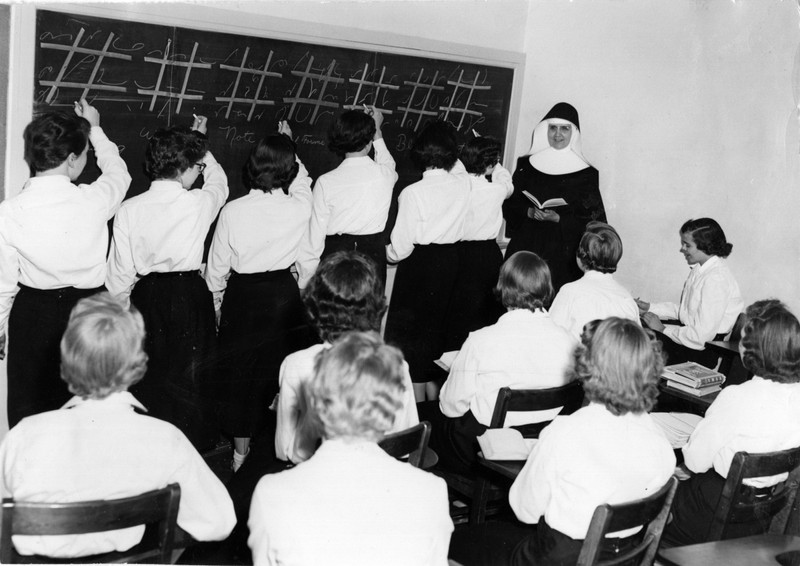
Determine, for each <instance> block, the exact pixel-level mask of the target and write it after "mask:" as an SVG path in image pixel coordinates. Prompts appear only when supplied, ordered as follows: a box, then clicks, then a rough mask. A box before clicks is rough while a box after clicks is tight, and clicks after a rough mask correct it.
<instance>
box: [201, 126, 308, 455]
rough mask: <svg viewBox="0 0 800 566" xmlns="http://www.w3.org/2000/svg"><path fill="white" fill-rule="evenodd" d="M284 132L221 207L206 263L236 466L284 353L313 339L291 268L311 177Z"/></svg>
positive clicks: (264, 144)
mask: <svg viewBox="0 0 800 566" xmlns="http://www.w3.org/2000/svg"><path fill="white" fill-rule="evenodd" d="M279 132H280V133H278V134H273V135H270V136H267V137H266V138H264V139H263V140H261V141H259V142H258V144H256V145H255V147H254V148H253V150H252V152H251V153H250V156H249V157H248V159H247V162H246V163H245V165H244V171H243V181H244V185H245V186H246V187H248V188H249V189H250V192H249V193H248V194H246V195H245V196H243V197H241V198H238V199H236V200H234V201H231V202H230V203H228V204H227V205H225V207H224V208H223V209H222V212H221V213H220V216H219V222H217V228H216V231H215V232H214V239H213V241H212V243H211V250H210V252H209V254H208V265H207V266H206V274H205V277H206V282H207V283H208V287H209V289H211V291H212V292H213V293H214V298H215V303H219V302H221V316H220V326H219V352H220V365H219V377H218V379H219V381H220V390H219V393H220V397H221V398H220V401H221V405H222V411H221V418H222V422H221V424H222V428H223V430H224V431H225V432H227V433H229V434H231V435H233V437H234V453H233V470H234V471H237V470H238V469H239V467H240V466H241V465H242V464H243V463H244V460H245V458H246V457H247V455H248V454H249V452H250V439H251V438H252V436H253V435H254V434H255V433H256V432H258V430H259V429H260V428H261V427H262V426H263V424H264V419H265V417H266V416H267V414H268V408H269V405H270V402H271V401H272V399H274V397H275V394H276V393H277V392H278V374H279V370H280V366H281V362H283V358H284V357H286V356H287V355H288V354H290V353H291V352H294V351H295V350H299V349H300V348H303V347H305V346H307V345H308V344H309V343H310V340H307V338H310V336H309V334H310V331H309V333H306V332H305V318H304V315H303V303H302V302H301V300H300V291H299V290H298V288H297V282H296V281H295V278H294V276H293V275H292V274H291V272H290V271H289V268H290V267H291V266H292V264H294V263H295V260H296V259H297V249H298V247H299V245H300V242H301V240H302V239H303V237H304V236H305V234H306V231H307V229H308V219H309V217H310V216H311V177H309V176H308V171H306V168H305V166H304V165H303V163H302V162H301V161H300V158H299V157H297V155H296V153H295V149H296V146H295V144H294V142H293V141H292V130H291V128H290V127H289V125H288V124H287V123H286V122H285V121H283V122H281V123H280V128H279ZM229 276H230V277H229ZM223 294H224V298H223Z"/></svg>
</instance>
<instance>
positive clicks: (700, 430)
mask: <svg viewBox="0 0 800 566" xmlns="http://www.w3.org/2000/svg"><path fill="white" fill-rule="evenodd" d="M735 391H736V390H735V388H734V387H732V388H731V389H730V391H728V390H723V391H721V392H720V394H719V396H718V397H717V398H716V399H715V400H714V402H713V403H712V404H711V406H710V407H709V408H708V410H707V411H706V415H705V417H704V418H703V420H702V421H700V422H699V423H697V426H696V427H695V429H694V430H693V431H692V434H691V436H690V437H689V442H687V443H686V445H685V446H684V447H683V448H682V451H683V461H684V463H685V464H686V467H687V468H689V469H690V470H691V471H693V472H694V473H696V474H699V473H703V472H707V471H708V470H710V469H711V467H712V466H713V465H714V457H715V456H716V455H717V453H718V452H719V450H720V449H721V448H722V447H724V446H728V445H729V444H730V438H731V436H732V435H735V434H736V431H735V430H734V428H733V427H732V426H731V425H732V424H733V423H735V422H736V420H737V413H738V411H737V410H735V409H736V408H737V407H736V406H735V404H730V406H731V407H732V408H733V409H734V410H731V409H729V408H728V406H729V403H728V399H730V396H731V394H734V393H735Z"/></svg>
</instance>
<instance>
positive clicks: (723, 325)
mask: <svg viewBox="0 0 800 566" xmlns="http://www.w3.org/2000/svg"><path fill="white" fill-rule="evenodd" d="M680 236H681V250H680V251H681V253H682V254H683V257H684V258H685V259H686V263H688V264H689V267H690V268H691V271H690V273H689V277H688V278H687V279H686V283H684V285H683V292H682V293H681V302H680V304H677V303H652V304H651V303H648V302H646V301H641V300H638V299H637V300H636V303H637V305H638V307H639V312H640V313H641V315H642V322H643V324H644V325H645V326H647V327H648V328H651V329H653V330H655V331H656V332H658V333H659V336H660V337H662V338H663V339H662V342H663V344H664V351H665V353H666V354H667V361H668V363H670V364H675V363H679V362H685V361H687V360H689V361H693V362H697V363H699V364H702V365H704V366H707V367H710V368H713V367H715V366H716V365H717V360H718V356H717V355H716V354H715V353H714V352H711V351H706V350H705V346H706V342H709V341H711V340H724V338H725V335H726V334H728V333H729V332H730V331H731V329H732V328H733V325H734V324H735V323H736V318H737V317H738V316H739V313H741V312H742V309H743V308H744V302H743V301H742V294H741V292H740V291H739V284H738V283H737V282H736V279H735V278H734V276H733V273H732V272H731V270H730V268H729V267H728V264H727V263H726V262H725V259H724V258H726V257H728V256H729V255H730V253H731V249H733V246H732V245H731V244H730V243H729V242H728V241H727V240H726V239H725V232H723V231H722V228H721V227H720V225H719V224H718V223H717V222H716V221H715V220H713V219H711V218H699V219H697V220H689V221H687V222H685V223H684V224H683V226H681V230H680ZM661 319H666V320H676V321H677V322H678V324H679V325H677V324H669V323H668V324H667V325H665V324H664V323H663V322H662V321H661Z"/></svg>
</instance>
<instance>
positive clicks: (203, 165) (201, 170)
mask: <svg viewBox="0 0 800 566" xmlns="http://www.w3.org/2000/svg"><path fill="white" fill-rule="evenodd" d="M195 165H196V166H197V168H198V169H199V170H200V173H202V172H203V171H205V170H206V164H205V163H195Z"/></svg>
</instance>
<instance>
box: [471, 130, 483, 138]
mask: <svg viewBox="0 0 800 566" xmlns="http://www.w3.org/2000/svg"><path fill="white" fill-rule="evenodd" d="M472 135H473V136H475V137H476V138H479V137H481V135H480V134H479V133H478V132H476V131H475V128H473V129H472Z"/></svg>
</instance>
